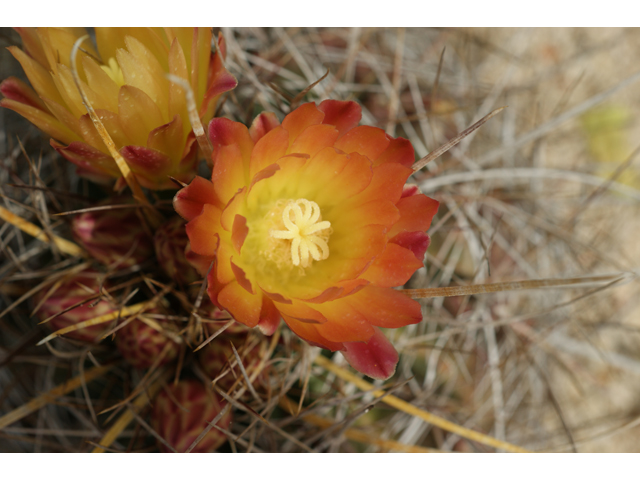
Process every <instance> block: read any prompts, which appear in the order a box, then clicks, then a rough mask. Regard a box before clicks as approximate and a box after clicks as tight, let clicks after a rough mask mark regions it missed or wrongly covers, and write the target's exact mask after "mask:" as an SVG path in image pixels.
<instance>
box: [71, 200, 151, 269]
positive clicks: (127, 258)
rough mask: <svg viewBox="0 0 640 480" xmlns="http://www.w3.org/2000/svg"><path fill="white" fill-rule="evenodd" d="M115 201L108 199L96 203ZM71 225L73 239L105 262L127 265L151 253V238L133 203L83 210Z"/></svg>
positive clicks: (113, 202) (106, 263)
mask: <svg viewBox="0 0 640 480" xmlns="http://www.w3.org/2000/svg"><path fill="white" fill-rule="evenodd" d="M117 203H119V202H118V200H115V199H110V200H108V201H107V202H101V203H100V204H103V205H104V204H111V205H114V204H117ZM120 203H121V202H120ZM71 228H72V230H73V236H74V238H75V239H76V241H77V242H78V243H80V244H81V245H82V246H83V247H84V248H85V249H86V250H87V251H88V252H89V254H90V255H91V256H92V257H94V258H95V259H96V260H98V261H99V262H101V263H104V264H105V265H113V264H117V267H118V268H126V267H131V266H133V265H136V264H138V263H140V262H143V261H144V260H146V259H148V258H149V257H151V256H152V255H153V244H152V242H151V238H150V236H149V235H148V234H147V232H146V231H145V230H144V227H143V224H142V219H141V218H140V217H138V215H137V213H136V209H135V208H134V207H132V208H118V209H113V210H99V211H94V212H86V213H83V214H80V215H78V216H77V217H75V218H74V219H73V223H72V226H71Z"/></svg>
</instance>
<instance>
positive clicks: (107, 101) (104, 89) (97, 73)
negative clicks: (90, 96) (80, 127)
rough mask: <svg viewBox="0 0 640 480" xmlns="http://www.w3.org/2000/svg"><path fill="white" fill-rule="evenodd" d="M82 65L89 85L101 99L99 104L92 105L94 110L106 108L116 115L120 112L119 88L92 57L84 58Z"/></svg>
mask: <svg viewBox="0 0 640 480" xmlns="http://www.w3.org/2000/svg"><path fill="white" fill-rule="evenodd" d="M82 65H83V66H84V71H85V73H86V75H87V85H88V86H89V88H90V89H91V90H92V91H93V92H95V96H96V98H99V99H100V102H99V103H97V104H92V105H93V108H95V109H98V108H104V109H107V110H110V111H111V112H114V113H116V112H117V111H118V91H119V87H118V85H117V84H116V82H114V81H113V80H112V79H111V77H110V76H109V75H107V73H106V72H105V71H104V70H103V69H102V68H100V65H98V64H97V63H96V61H95V60H94V59H93V58H91V57H84V58H83V59H82Z"/></svg>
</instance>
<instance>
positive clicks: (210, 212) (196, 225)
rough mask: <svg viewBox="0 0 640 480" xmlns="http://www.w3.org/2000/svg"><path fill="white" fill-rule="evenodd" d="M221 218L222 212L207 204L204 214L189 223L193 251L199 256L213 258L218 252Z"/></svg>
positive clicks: (204, 206)
mask: <svg viewBox="0 0 640 480" xmlns="http://www.w3.org/2000/svg"><path fill="white" fill-rule="evenodd" d="M221 216H222V211H221V210H220V209H219V208H217V207H215V206H213V205H210V204H208V203H205V204H204V205H203V208H202V213H201V214H200V215H198V216H197V217H195V218H194V219H193V220H191V221H190V222H189V223H187V227H186V228H187V235H188V236H189V241H190V242H191V249H192V250H193V251H194V252H195V253H197V254H198V255H205V256H208V257H212V256H214V255H215V254H216V252H218V250H219V248H218V243H217V240H216V235H219V232H220V217H221Z"/></svg>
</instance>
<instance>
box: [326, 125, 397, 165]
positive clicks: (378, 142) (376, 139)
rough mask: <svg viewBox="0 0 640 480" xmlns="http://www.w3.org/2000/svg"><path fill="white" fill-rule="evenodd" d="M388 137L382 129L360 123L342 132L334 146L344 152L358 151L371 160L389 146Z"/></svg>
mask: <svg viewBox="0 0 640 480" xmlns="http://www.w3.org/2000/svg"><path fill="white" fill-rule="evenodd" d="M390 139H391V137H389V136H388V135H387V134H386V133H384V130H381V129H379V128H376V127H370V126H368V125H361V126H359V127H356V128H354V129H352V130H349V131H348V132H347V133H346V134H344V136H342V137H341V138H340V140H338V141H337V142H336V144H335V147H336V148H338V149H340V150H342V151H343V152H344V153H353V152H355V153H359V154H360V155H364V156H365V157H367V158H368V159H369V160H372V161H373V160H375V159H376V158H378V157H379V156H380V154H381V153H382V152H384V151H385V149H386V148H387V147H388V146H389V143H390Z"/></svg>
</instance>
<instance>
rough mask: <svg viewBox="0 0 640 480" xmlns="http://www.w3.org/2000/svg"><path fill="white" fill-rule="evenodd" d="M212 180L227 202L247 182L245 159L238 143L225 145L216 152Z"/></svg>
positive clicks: (221, 198) (219, 193)
mask: <svg viewBox="0 0 640 480" xmlns="http://www.w3.org/2000/svg"><path fill="white" fill-rule="evenodd" d="M214 158H215V162H214V164H213V174H212V175H211V181H212V182H213V185H214V188H215V189H216V192H217V194H218V197H220V200H221V201H222V203H224V204H226V203H227V202H229V200H231V198H232V197H233V196H234V195H235V194H236V193H237V192H238V190H240V189H241V188H242V187H243V186H244V185H245V182H246V176H245V170H244V160H243V159H242V152H241V151H240V147H239V146H238V145H223V146H221V147H219V148H218V150H217V151H216V153H214Z"/></svg>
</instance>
